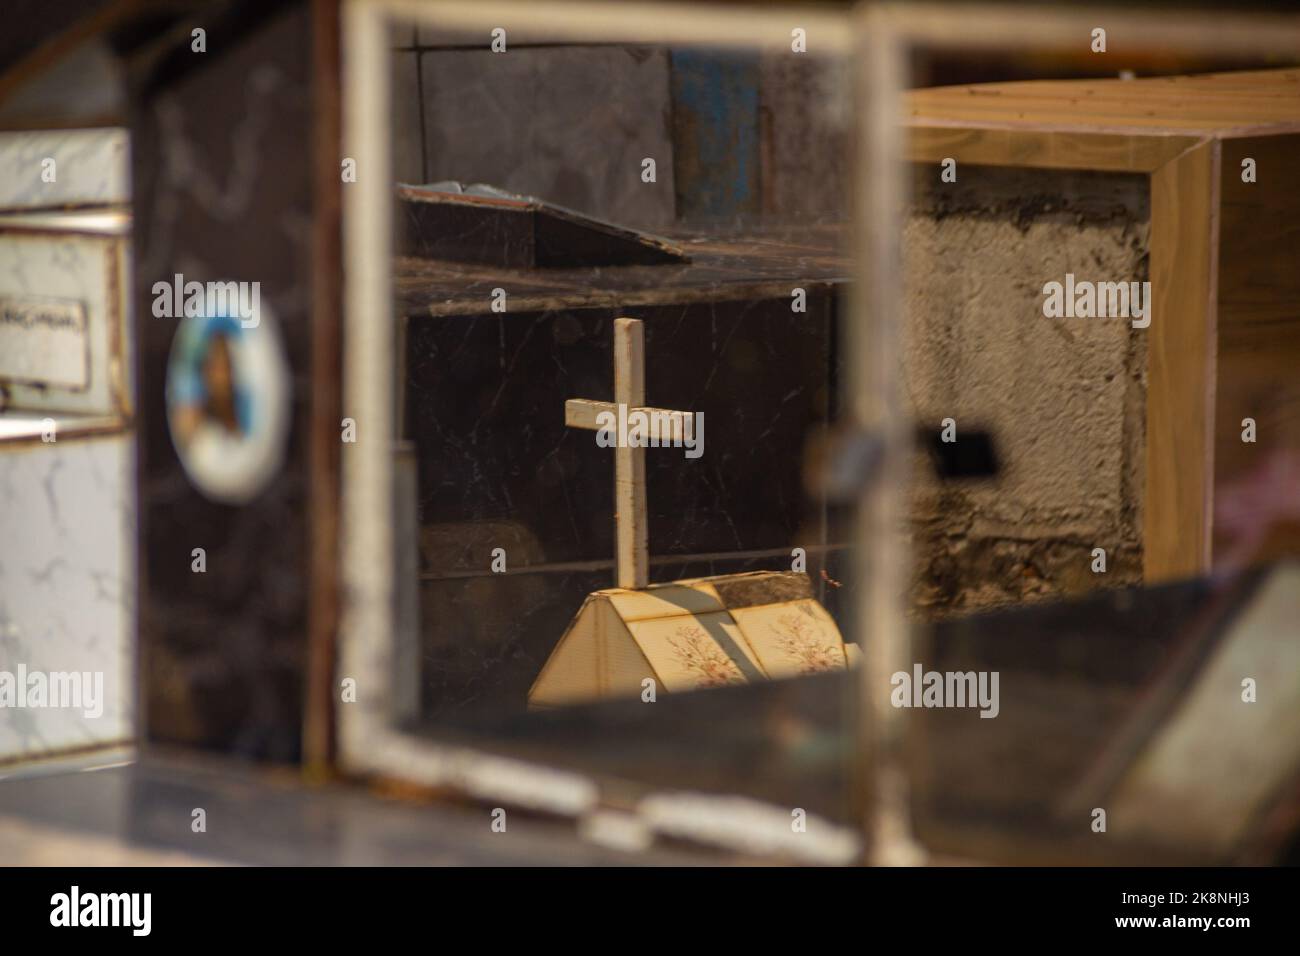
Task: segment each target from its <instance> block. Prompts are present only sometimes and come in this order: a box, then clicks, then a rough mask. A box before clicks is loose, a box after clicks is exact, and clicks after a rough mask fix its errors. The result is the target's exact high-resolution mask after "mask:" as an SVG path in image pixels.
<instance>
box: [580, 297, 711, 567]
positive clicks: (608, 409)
mask: <svg viewBox="0 0 1300 956" xmlns="http://www.w3.org/2000/svg"><path fill="white" fill-rule="evenodd" d="M634 417H635V418H639V419H640V421H641V424H642V425H643V426H644V427H643V428H642V431H641V434H640V435H639V437H638V438H637V439H636V440H634V441H624V440H623V438H624V437H625V436H624V435H623V431H624V426H625V425H626V424H627V423H628V420H629V419H630V418H634ZM602 419H604V424H602ZM616 422H617V423H618V428H617V431H618V432H619V438H618V440H617V441H616V442H615V443H614V530H615V540H616V551H615V556H616V558H617V560H616V562H615V565H616V568H617V580H618V586H619V587H621V588H629V589H638V588H644V587H645V586H646V585H647V584H649V583H650V548H649V545H648V538H649V525H648V519H647V517H646V487H645V449H646V442H649V443H650V444H652V445H653V446H655V447H660V446H662V445H663V444H667V443H669V442H676V443H678V444H680V443H681V442H682V440H683V439H685V438H686V437H688V436H692V435H696V434H697V433H698V434H703V432H702V431H701V432H697V430H695V429H693V428H692V427H691V425H692V422H691V413H690V412H682V411H674V410H672V409H667V408H647V407H645V331H644V326H643V325H642V324H641V320H640V319H615V320H614V401H612V402H598V401H593V400H592V399H589V398H571V399H569V400H568V401H566V402H565V403H564V424H566V425H568V426H569V427H570V428H582V429H586V430H588V431H602V430H605V429H609V430H611V431H612V430H615V429H614V423H616ZM700 427H701V428H703V426H702V425H701V426H700ZM597 441H598V442H599V441H600V439H599V437H598V438H597Z"/></svg>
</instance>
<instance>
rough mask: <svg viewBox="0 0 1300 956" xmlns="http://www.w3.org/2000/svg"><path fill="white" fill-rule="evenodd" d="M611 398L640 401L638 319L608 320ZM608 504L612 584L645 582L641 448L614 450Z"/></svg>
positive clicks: (642, 373) (632, 403) (642, 354)
mask: <svg viewBox="0 0 1300 956" xmlns="http://www.w3.org/2000/svg"><path fill="white" fill-rule="evenodd" d="M614 401H615V402H616V403H617V404H620V405H626V406H627V407H628V408H634V407H637V406H641V405H644V404H645V329H644V326H642V324H641V321H640V320H639V319H615V320H614ZM614 507H615V509H617V513H616V516H615V517H616V522H617V533H618V542H617V545H618V550H617V555H618V586H619V587H621V588H643V587H645V586H646V585H647V584H648V583H649V582H650V554H649V547H648V534H647V528H646V494H645V449H644V448H632V447H628V446H626V445H624V444H621V443H620V444H619V445H618V446H617V447H616V448H615V449H614Z"/></svg>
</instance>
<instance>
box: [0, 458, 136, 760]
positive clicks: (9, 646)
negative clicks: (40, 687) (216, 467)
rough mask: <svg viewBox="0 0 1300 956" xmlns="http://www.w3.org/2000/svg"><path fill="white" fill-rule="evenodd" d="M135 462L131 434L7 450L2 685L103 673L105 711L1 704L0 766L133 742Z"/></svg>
mask: <svg viewBox="0 0 1300 956" xmlns="http://www.w3.org/2000/svg"><path fill="white" fill-rule="evenodd" d="M134 455H135V451H134V438H133V436H132V435H131V434H129V433H119V434H115V435H110V436H103V437H95V438H80V439H65V440H60V441H56V442H53V443H50V444H45V443H42V442H39V441H35V442H31V441H28V442H4V443H0V680H3V679H4V674H5V673H8V674H11V675H16V674H17V671H18V669H19V666H20V665H21V666H22V667H23V668H24V669H25V670H26V672H27V673H28V674H31V673H33V672H41V673H43V674H49V673H52V672H65V673H66V672H73V671H79V672H83V673H84V672H90V673H91V674H102V675H103V677H102V681H103V683H102V687H103V694H102V702H101V703H102V713H101V714H99V716H90V717H88V716H87V715H86V712H85V711H86V708H85V707H82V708H71V707H69V708H56V707H49V706H45V707H31V706H13V705H12V704H11V705H7V706H0V762H4V761H10V760H13V759H15V758H20V757H25V756H34V755H37V754H45V753H51V752H57V751H61V750H72V749H80V748H85V747H91V746H95V745H101V744H109V743H116V742H120V741H124V740H127V739H129V738H130V737H131V735H132V714H133V712H134V693H135V691H134V680H133V673H134V657H135V650H134V635H135V501H134V477H133V476H134V468H135V462H134ZM83 702H86V701H83ZM22 703H30V700H24V701H23V702H22Z"/></svg>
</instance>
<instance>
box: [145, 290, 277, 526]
mask: <svg viewBox="0 0 1300 956" xmlns="http://www.w3.org/2000/svg"><path fill="white" fill-rule="evenodd" d="M231 285H234V284H233V283H209V284H208V291H207V295H206V300H205V307H204V309H203V314H202V315H187V316H186V317H185V318H184V319H182V320H181V322H180V324H179V325H178V326H177V329H176V335H175V337H174V338H173V339H172V349H171V356H170V358H169V359H168V363H167V424H168V427H169V428H170V430H171V436H172V444H173V445H174V446H175V448H176V453H177V455H179V456H180V460H181V464H182V465H183V466H184V467H185V473H186V474H187V475H188V476H189V479H190V481H191V482H193V484H194V486H195V487H196V488H198V489H199V490H200V491H201V492H203V494H204V495H206V496H207V497H208V498H211V499H213V500H214V501H222V502H226V503H229V504H240V503H243V502H245V501H248V500H249V499H251V498H253V497H254V496H255V495H257V493H258V492H260V491H261V490H262V489H263V488H264V487H266V484H267V482H268V481H269V480H270V479H271V477H272V476H273V475H274V474H275V473H276V472H277V471H278V470H279V468H280V465H281V463H282V462H283V460H284V445H285V438H286V436H287V434H288V429H289V408H288V399H289V388H288V369H287V366H286V365H285V361H284V357H283V354H282V353H281V350H280V340H279V335H278V333H277V332H276V326H275V320H274V317H273V316H272V314H271V312H270V309H269V308H262V307H261V304H260V301H259V299H260V296H257V295H254V296H253V297H252V300H251V301H252V303H253V307H252V308H251V309H247V310H245V309H242V308H237V307H235V306H236V304H237V303H234V302H232V299H233V298H234V297H230V296H222V295H219V294H218V290H224V289H226V288H228V287H230V286H231ZM244 312H247V313H248V314H247V315H244V314H242V313H244Z"/></svg>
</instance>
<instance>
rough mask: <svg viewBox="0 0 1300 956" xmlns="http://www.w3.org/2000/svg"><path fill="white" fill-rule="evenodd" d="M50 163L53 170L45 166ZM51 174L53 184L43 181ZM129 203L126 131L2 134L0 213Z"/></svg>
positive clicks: (0, 140) (96, 130) (60, 131)
mask: <svg viewBox="0 0 1300 956" xmlns="http://www.w3.org/2000/svg"><path fill="white" fill-rule="evenodd" d="M50 159H52V160H54V164H53V167H50V165H49V164H48V163H46V162H45V161H46V160H50ZM50 169H52V171H53V181H47V180H49V179H50V178H51V176H50V173H49V172H47V170H50ZM130 199H131V170H130V136H129V134H128V133H127V131H126V130H124V129H118V128H115V127H108V128H104V129H68V130H39V131H33V132H12V133H0V209H40V208H49V207H52V206H71V205H78V206H81V205H92V204H95V205H110V204H114V203H125V202H129V201H130Z"/></svg>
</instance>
